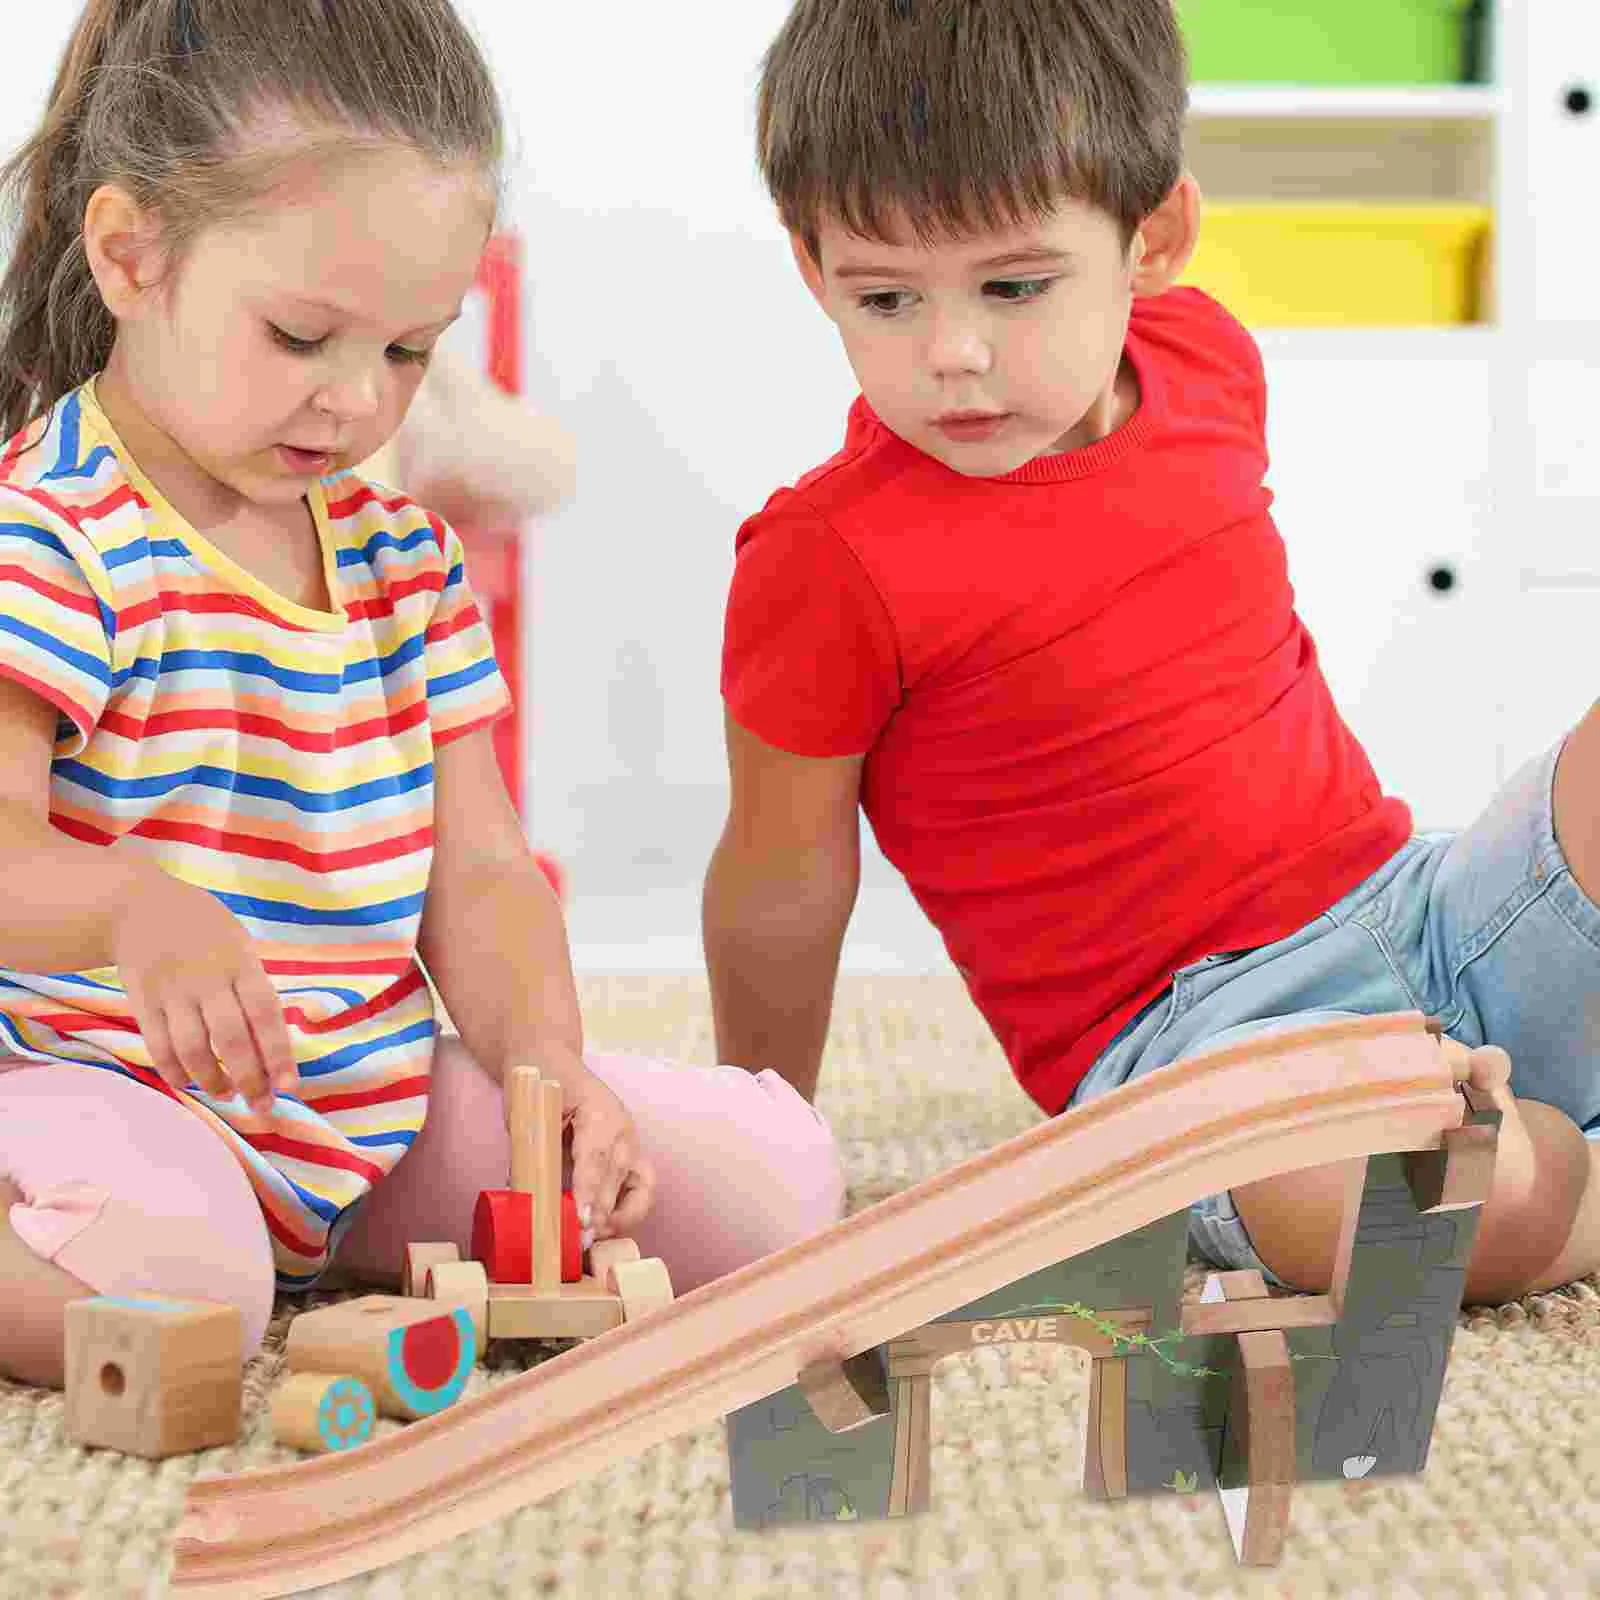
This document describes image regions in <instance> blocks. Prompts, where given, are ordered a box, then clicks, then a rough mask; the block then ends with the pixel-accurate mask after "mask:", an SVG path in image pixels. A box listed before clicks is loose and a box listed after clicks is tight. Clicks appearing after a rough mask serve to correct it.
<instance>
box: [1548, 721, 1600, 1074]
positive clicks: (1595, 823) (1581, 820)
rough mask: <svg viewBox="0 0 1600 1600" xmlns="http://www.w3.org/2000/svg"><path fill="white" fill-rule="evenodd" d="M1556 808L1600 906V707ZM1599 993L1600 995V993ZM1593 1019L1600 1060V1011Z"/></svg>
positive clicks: (1568, 760)
mask: <svg viewBox="0 0 1600 1600" xmlns="http://www.w3.org/2000/svg"><path fill="white" fill-rule="evenodd" d="M1553 805H1554V809H1555V825H1556V838H1557V839H1558V840H1559V841H1560V843H1561V850H1562V854H1563V855H1565V856H1566V858H1567V864H1568V866H1570V867H1571V868H1572V875H1573V877H1574V878H1576V879H1577V880H1578V885H1579V887H1580V888H1581V889H1582V890H1583V892H1584V893H1585V894H1586V895H1588V897H1589V898H1590V899H1591V900H1593V901H1595V902H1596V903H1597V904H1600V703H1596V704H1595V705H1594V706H1593V707H1592V708H1591V709H1590V712H1589V715H1588V716H1586V717H1585V718H1584V719H1583V721H1582V722H1580V723H1579V724H1578V726H1577V728H1576V729H1575V730H1574V731H1573V734H1572V737H1571V738H1570V739H1568V740H1567V743H1566V748H1565V749H1564V750H1563V751H1562V752H1561V759H1560V761H1559V762H1558V763H1557V765H1556V780H1555V795H1554V801H1553ZM1595 993H1596V994H1597V995H1600V989H1597V990H1596V991H1595ZM1592 1015H1593V1026H1594V1032H1595V1037H1596V1044H1597V1051H1596V1054H1597V1058H1600V1007H1597V1008H1596V1010H1595V1011H1594V1012H1593V1013H1592Z"/></svg>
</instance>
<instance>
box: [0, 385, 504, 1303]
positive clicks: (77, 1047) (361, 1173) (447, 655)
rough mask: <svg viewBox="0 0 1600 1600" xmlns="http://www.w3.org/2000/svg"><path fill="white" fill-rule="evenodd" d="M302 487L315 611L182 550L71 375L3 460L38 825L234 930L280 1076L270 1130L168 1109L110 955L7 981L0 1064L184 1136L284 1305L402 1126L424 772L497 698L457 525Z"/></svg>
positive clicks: (10, 630) (407, 1108) (370, 496)
mask: <svg viewBox="0 0 1600 1600" xmlns="http://www.w3.org/2000/svg"><path fill="white" fill-rule="evenodd" d="M307 499H308V503H309V505H310V508H311V511H312V515H313V517H314V518H315V521H316V526H317V533H318V536H319V538H320V540H321V544H322V554H323V571H324V575H325V577H326V579H327V584H328V593H329V594H330V596H331V597H332V600H333V607H334V609H333V611H332V612H329V613H324V612H321V611H315V610H309V609H307V608H305V607H303V606H300V605H297V604H295V603H293V602H291V601H289V600H287V599H285V598H284V597H283V596H281V595H278V594H276V593H274V592H273V591H272V590H271V589H269V588H268V587H266V585H265V584H263V583H261V582H260V581H259V580H257V579H256V578H254V577H252V576H251V575H250V574H249V573H247V572H245V571H243V570H242V569H241V568H240V567H238V566H237V565H235V564H234V563H233V562H232V561H230V560H229V559H228V558H227V557H226V556H224V555H223V554H222V553H221V552H220V551H219V550H218V549H216V548H215V547H214V546H213V545H212V544H210V543H209V542H208V541H207V540H206V539H204V538H203V537H201V536H200V535H199V534H197V532H196V531H195V530H194V529H193V528H192V527H190V526H189V524H188V523H187V522H186V521H185V520H184V519H183V518H182V517H181V516H180V515H179V514H178V513H177V512H176V511H175V510H174V509H173V507H172V506H171V505H170V504H169V503H168V502H167V501H166V499H165V498H164V497H163V496H162V495H161V493H160V492H159V491H158V490H157V489H156V488H155V486H154V485H153V484H152V483H151V482H150V481H149V479H148V478H147V477H146V476H145V475H144V474H143V473H142V472H141V471H140V469H139V467H138V465H137V464H136V463H135V462H134V460H133V458H132V457H131V455H130V454H129V452H128V450H127V448H126V446H125V445H124V444H123V443H122V441H121V440H120V439H119V438H118V437H117V435H116V433H115V431H114V430H113V429H112V427H111V425H110V422H109V421H108V420H107V418H106V416H105V414H104V412H102V411H101V409H100V407H99V404H98V402H97V400H96V397H95V389H94V383H93V381H92V380H91V381H90V382H89V383H87V384H85V385H83V386H82V387H81V388H79V389H77V390H75V391H74V392H73V393H71V394H69V395H67V396H66V397H65V398H63V399H62V400H61V401H59V402H58V403H57V404H56V405H55V406H54V407H52V408H51V410H50V411H49V412H48V413H46V414H45V415H42V416H40V417H37V418H35V419H34V420H33V421H32V422H31V423H30V424H28V426H27V427H25V428H24V429H23V430H22V431H21V432H20V433H18V434H17V435H16V436H15V437H14V438H13V439H11V440H10V441H9V442H8V443H7V444H6V445H5V446H4V448H3V455H0V671H3V672H5V673H6V674H7V675H8V676H9V677H11V678H13V679H15V680H16V681H18V682H20V683H22V684H25V685H27V686H28V687H29V688H31V689H33V690H34V691H36V692H37V693H38V694H40V695H42V696H43V697H44V698H45V699H46V700H48V701H50V702H51V704H53V705H54V706H55V707H56V708H57V710H58V711H59V712H60V721H59V724H58V727H57V734H56V743H55V751H54V756H53V758H52V762H51V772H50V821H51V824H52V825H53V826H54V827H55V828H57V829H58V830H59V831H60V832H62V833H64V834H66V835H68V836H70V837H71V838H73V839H77V840H80V841H84V842H87V843H90V844H96V845H102V846H110V845H117V846H118V847H119V848H120V849H123V850H129V849H136V850H139V851H142V852H144V853H145V854H146V855H148V856H149V857H151V858H153V859H154V860H155V861H156V862H158V863H159V864H160V865H161V867H162V868H163V869H164V870H165V871H167V872H169V873H170V874H171V875H172V876H173V877H175V878H179V879H182V880H183V881H184V882H185V883H191V884H194V885H197V886H198V887H200V888H203V889H206V890H208V891H209V892H210V893H211V894H213V895H214V896H215V897H216V898H217V899H218V900H219V901H220V902H221V903H222V904H223V905H224V906H226V907H227V908H228V910H229V911H231V912H232V913H233V914H234V915H235V916H236V917H237V918H238V919H239V921H240V923H241V924H242V926H243V927H244V929H245V931H246V933H247V934H248V935H249V936H250V939H251V942H252V947H253V948H254V950H255V952H256V954H257V955H258V956H259V957H260V959H261V961H262V964H263V966H264V967H265V968H266V971H267V975H268V976H269V978H270V979H271V980H272V982H273V984H274V986H275V987H276V989H277V991H278V994H279V996H280V997H281V999H282V1001H283V1010H284V1018H285V1021H286V1022H287V1024H288V1029H289V1035H290V1038H291V1040H292V1042H293V1045H294V1054H295V1060H296V1063H297V1066H298V1073H299V1087H298V1089H297V1090H296V1091H295V1092H293V1093H291V1094H289V1095H282V1094H280V1095H279V1096H278V1099H277V1106H276V1110H275V1112H274V1114H273V1115H272V1116H271V1117H270V1118H269V1119H264V1120H263V1119H258V1118H257V1117H256V1116H255V1114H254V1113H253V1112H251V1111H250V1110H249V1108H248V1107H247V1106H246V1105H245V1103H244V1101H243V1100H242V1099H241V1098H240V1097H238V1096H237V1095H235V1096H233V1097H231V1098H228V1099H218V1098H214V1097H212V1096H210V1095H208V1094H206V1093H204V1092H203V1091H201V1090H200V1089H199V1088H198V1087H195V1086H191V1087H189V1088H188V1089H185V1090H184V1091H182V1092H181V1093H179V1092H175V1091H173V1090H172V1089H170V1088H169V1087H168V1086H167V1085H166V1084H165V1083H163V1082H162V1080H161V1078H160V1077H159V1076H158V1075H157V1074H156V1072H155V1071H154V1070H153V1068H152V1066H151V1061H150V1056H149V1053H148V1051H147V1050H146V1047H145V1044H144V1040H143V1039H142V1037H141V1035H140V1033H139V1029H138V1024H137V1022H136V1020H135V1018H134V1016H133V1012H132V1009H131V1007H130V1005H129V1003H128V1000H127V997H126V995H125V993H124V991H123V989H122V987H121V986H120V984H119V982H118V978H117V970H116V968H114V967H106V968H100V969H97V970H94V971H90V972H78V973H54V974H39V973H22V972H13V971H9V970H6V969H0V1054H10V1055H13V1056H23V1057H27V1058H31V1059H33V1060H36V1061H51V1062H57V1061H70V1062H77V1063H81V1064H82V1065H83V1066H84V1067H85V1068H86V1069H94V1070H100V1071H110V1072H117V1073H121V1074H123V1075H124V1076H126V1077H129V1078H133V1079H135V1080H136V1081H138V1082H139V1083H142V1084H145V1085H146V1086H147V1087H148V1088H149V1089H150V1090H151V1092H152V1093H156V1094H164V1095H166V1096H168V1097H169V1098H170V1099H172V1100H173V1101H174V1102H175V1103H176V1104H178V1105H180V1106H182V1107H183V1108H184V1110H185V1111H187V1112H188V1113H189V1114H190V1115H191V1116H194V1117H196V1118H198V1119H199V1120H200V1121H201V1122H203V1123H204V1124H205V1125H206V1126H207V1127H209V1128H210V1129H211V1130H212V1131H213V1132H214V1133H215V1134H216V1135H217V1137H218V1138H220V1139H222V1140H223V1141H224V1143H225V1144H226V1145H227V1146H228V1148H229V1149H230V1150H231V1151H232V1152H233V1154H234V1156H235V1157H236V1159H237V1160H238V1161H239V1163H240V1165H241V1167H242V1168H243V1169H244V1172H245V1174H246V1176H247V1177H248V1178H249V1180H250V1183H251V1185H252V1186H253V1188H254V1190H255V1193H256V1195H257V1197H258V1199H259V1200H260V1202H261V1208H262V1214H263V1216H264V1217H265V1219H266V1224H267V1228H268V1231H269V1233H270V1235H271V1238H272V1245H273V1251H274V1256H275V1263H276V1268H277V1274H278V1286H279V1287H280V1288H282V1289H296V1288H303V1287H305V1286H306V1285H307V1284H309V1283H311V1282H312V1281H314V1280H315V1278H316V1277H317V1276H318V1275H319V1274H320V1272H321V1271H322V1270H323V1268H324V1267H325V1266H326V1265H327V1261H328V1259H329V1257H330V1256H331V1255H332V1253H333V1251H334V1250H335V1249H336V1248H337V1246H338V1244H339V1241H340V1239H341V1238H342V1237H343V1235H344V1233H345V1231H346V1230H347V1229H348V1227H349V1226H350V1224H351V1223H352V1222H353V1221H354V1211H353V1208H354V1206H355V1205H356V1204H357V1202H359V1201H360V1200H361V1199H362V1197H363V1196H364V1195H366V1194H367V1193H368V1192H369V1191H370V1189H371V1188H372V1186H373V1185H374V1184H376V1183H377V1182H378V1181H379V1180H380V1179H381V1178H383V1177H384V1175H385V1174H386V1173H388V1172H389V1171H390V1170H391V1169H392V1168H393V1166H394V1165H395V1163H396V1162H397V1161H398V1160H399V1159H400V1157H401V1156H402V1155H403V1154H404V1153H405V1151H406V1150H407V1148H408V1147H409V1146H410V1144H411V1141H412V1140H413V1139H414V1138H415V1137H416V1135H417V1132H418V1130H419V1129H420V1127H421V1126H422V1121H423V1117H424V1114H425V1112H426V1110H427V1103H428V1081H429V1073H430V1068H431V1063H432V1057H433V1046H434V1037H435V1033H436V1023H435V1016H434V1006H433V1000H432V995H431V992H430V990H429V988H428V985H427V981H426V979H425V977H424V975H423V972H422V968H421V966H420V965H419V964H418V961H417V935H418V930H419V927H420V924H421V920H422V909H423V899H424V896H425V894H426V891H427V887H428V871H429V866H430V864H431V862H432V858H433V837H434V834H433V816H434V811H433V797H434V790H433V772H434V768H433V754H434V750H435V749H436V748H437V747H438V746H440V745H442V744H445V743H447V742H448V741H450V740H451V739H454V738H458V737H460V736H461V735H462V734H464V733H467V732H468V731H470V730H471V729H474V728H479V727H483V726H485V725H487V724H489V723H492V722H495V721H497V720H498V719H499V717H500V716H502V715H504V714H505V713H506V712H508V711H509V710H510V708H511V698H510V695H509V693H508V691H507V688H506V684H505V681H504V679H503V678H502V677H501V675H500V672H499V670H498V668H497V666H496V664H495V659H494V651H493V646H492V644H491V642H490V638H489V633H488V630H487V628H486V627H485V625H484V622H483V619H482V617H481V616H480V614H479V611H478V608H477V606H476V604H475V602H474V600H473V595H472V591H471V589H470V587H469V586H468V583H467V578H466V572H465V568H464V565H463V556H462V546H461V541H460V539H459V537H458V536H457V535H456V533H455V532H454V531H453V530H452V529H451V528H450V527H449V526H448V525H446V524H445V523H443V522H441V521H440V520H439V519H438V518H437V517H433V516H430V515H429V514H428V513H427V512H426V511H424V510H423V509H422V508H421V507H419V506H417V505H416V504H415V503H414V502H412V501H411V500H409V499H407V498H406V497H405V496H404V495H401V494H395V493H391V492H389V491H388V490H385V489H383V488H381V487H380V486H378V485H374V484H371V483H368V482H366V481H365V480H363V479H361V478H358V477H357V476H355V475H354V474H352V473H348V472H347V473H343V474H340V475H338V476H330V477H328V478H326V479H323V480H322V481H320V482H314V483H313V484H312V486H311V488H310V490H309V493H308V496H307Z"/></svg>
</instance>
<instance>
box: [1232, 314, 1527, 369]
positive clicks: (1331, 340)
mask: <svg viewBox="0 0 1600 1600" xmlns="http://www.w3.org/2000/svg"><path fill="white" fill-rule="evenodd" d="M1250 332H1251V335H1252V336H1253V337H1254V339H1255V341H1256V343H1257V345H1259V346H1260V349H1261V354H1262V355H1263V357H1265V358H1266V359H1268V360H1271V359H1272V358H1274V357H1277V358H1279V359H1291V358H1302V357H1303V358H1306V359H1313V360H1329V359H1331V360H1336V361H1352V360H1354V361H1486V360H1488V359H1489V358H1490V357H1491V356H1493V355H1495V354H1497V353H1498V352H1499V349H1500V340H1501V337H1502V335H1501V330H1500V329H1499V328H1498V327H1497V326H1496V325H1495V324H1493V323H1483V322H1466V323H1455V324H1442V325H1440V326H1438V327H1427V326H1419V327H1412V328H1406V327H1397V328H1356V327H1351V328H1343V327H1335V328H1316V327H1312V328H1251V330H1250Z"/></svg>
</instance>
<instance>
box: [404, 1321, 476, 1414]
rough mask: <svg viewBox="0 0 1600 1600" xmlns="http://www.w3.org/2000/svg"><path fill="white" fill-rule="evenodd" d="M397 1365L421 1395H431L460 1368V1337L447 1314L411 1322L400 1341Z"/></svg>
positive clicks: (443, 1385)
mask: <svg viewBox="0 0 1600 1600" xmlns="http://www.w3.org/2000/svg"><path fill="white" fill-rule="evenodd" d="M400 1364H401V1368H402V1370H403V1371H404V1372H405V1375H406V1377H407V1378H408V1379H410V1381H411V1382H412V1383H413V1384H415V1385H416V1387H417V1388H418V1389H419V1390H420V1391H421V1392H422V1393H423V1394H435V1393H437V1392H438V1391H439V1390H440V1389H442V1388H444V1387H445V1385H446V1384H447V1383H449V1381H450V1380H451V1378H453V1377H454V1376H455V1373H456V1368H457V1367H459V1366H460V1365H461V1334H460V1332H459V1330H458V1329H457V1328H456V1325H455V1322H454V1320H453V1319H452V1317H450V1316H449V1315H445V1316H438V1317H429V1318H428V1319H427V1321H426V1322H414V1323H412V1325H411V1326H410V1327H409V1328H407V1329H406V1331H405V1336H404V1338H403V1339H402V1340H401V1341H400Z"/></svg>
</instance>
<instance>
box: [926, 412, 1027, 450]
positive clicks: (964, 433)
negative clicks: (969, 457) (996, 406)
mask: <svg viewBox="0 0 1600 1600" xmlns="http://www.w3.org/2000/svg"><path fill="white" fill-rule="evenodd" d="M1010 420H1011V414H1010V412H1007V411H950V412H946V413H945V415H944V416H942V417H935V418H934V419H933V425H934V427H936V428H937V429H938V430H939V432H940V433H942V434H944V435H945V436H946V437H947V438H951V439H957V440H960V441H962V442H964V443H968V442H971V441H972V440H975V439H988V438H991V437H993V435H995V434H996V433H998V432H999V431H1000V429H1001V428H1003V427H1004V426H1005V424H1006V423H1007V422H1009V421H1010Z"/></svg>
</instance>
